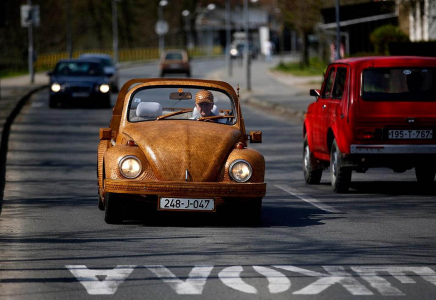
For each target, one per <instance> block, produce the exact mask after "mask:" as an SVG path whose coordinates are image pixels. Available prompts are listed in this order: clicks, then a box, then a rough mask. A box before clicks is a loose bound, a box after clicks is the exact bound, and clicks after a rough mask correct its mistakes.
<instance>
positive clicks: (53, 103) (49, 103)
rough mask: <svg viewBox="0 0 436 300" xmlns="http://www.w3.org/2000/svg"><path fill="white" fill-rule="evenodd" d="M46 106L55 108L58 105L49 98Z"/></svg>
mask: <svg viewBox="0 0 436 300" xmlns="http://www.w3.org/2000/svg"><path fill="white" fill-rule="evenodd" d="M48 107H50V108H57V107H58V102H57V101H55V100H53V99H51V98H50V100H49V102H48Z"/></svg>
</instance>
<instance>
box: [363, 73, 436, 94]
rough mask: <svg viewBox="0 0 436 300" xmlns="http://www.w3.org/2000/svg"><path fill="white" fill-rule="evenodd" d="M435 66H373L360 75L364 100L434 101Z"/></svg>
mask: <svg viewBox="0 0 436 300" xmlns="http://www.w3.org/2000/svg"><path fill="white" fill-rule="evenodd" d="M435 88H436V69H435V68H375V69H366V70H364V71H363V75H362V93H361V97H362V99H363V100H366V101H436V89H435Z"/></svg>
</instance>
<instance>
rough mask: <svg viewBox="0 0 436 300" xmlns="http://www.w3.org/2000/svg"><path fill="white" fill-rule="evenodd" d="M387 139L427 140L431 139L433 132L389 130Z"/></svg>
mask: <svg viewBox="0 0 436 300" xmlns="http://www.w3.org/2000/svg"><path fill="white" fill-rule="evenodd" d="M389 138H390V139H416V140H427V139H432V138H433V130H389Z"/></svg>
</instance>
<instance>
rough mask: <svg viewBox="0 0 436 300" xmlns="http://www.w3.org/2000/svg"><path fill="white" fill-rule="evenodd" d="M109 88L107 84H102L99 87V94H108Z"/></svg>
mask: <svg viewBox="0 0 436 300" xmlns="http://www.w3.org/2000/svg"><path fill="white" fill-rule="evenodd" d="M109 90H110V87H109V85H107V84H102V85H100V92H102V93H103V94H106V93H107V92H109Z"/></svg>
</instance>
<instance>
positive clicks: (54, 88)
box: [50, 82, 61, 93]
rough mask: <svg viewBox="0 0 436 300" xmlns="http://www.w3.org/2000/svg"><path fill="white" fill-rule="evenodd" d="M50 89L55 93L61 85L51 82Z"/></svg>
mask: <svg viewBox="0 0 436 300" xmlns="http://www.w3.org/2000/svg"><path fill="white" fill-rule="evenodd" d="M50 89H51V90H52V91H53V92H55V93H57V92H59V91H60V90H61V85H60V84H59V83H56V82H55V83H53V84H52V85H51V87H50Z"/></svg>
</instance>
